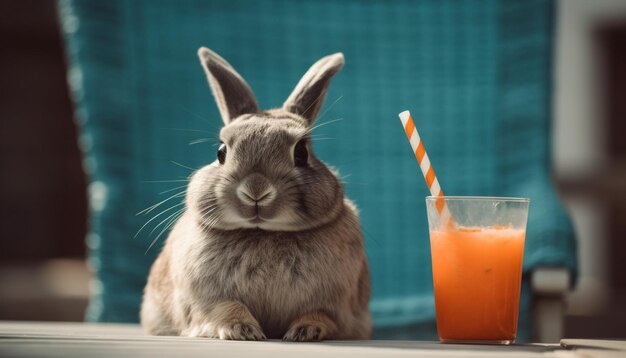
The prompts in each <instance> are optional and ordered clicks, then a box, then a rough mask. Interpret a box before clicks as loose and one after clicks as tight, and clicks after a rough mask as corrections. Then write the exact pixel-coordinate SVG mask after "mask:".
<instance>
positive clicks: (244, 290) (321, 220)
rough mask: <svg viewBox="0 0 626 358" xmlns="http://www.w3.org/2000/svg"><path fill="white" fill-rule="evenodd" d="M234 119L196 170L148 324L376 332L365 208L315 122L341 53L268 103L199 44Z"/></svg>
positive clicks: (158, 265) (152, 281)
mask: <svg viewBox="0 0 626 358" xmlns="http://www.w3.org/2000/svg"><path fill="white" fill-rule="evenodd" d="M198 55H199V57H200V61H201V63H202V65H203V67H204V70H205V72H206V75H207V77H208V81H209V85H210V88H211V90H212V92H213V95H214V97H215V99H216V102H217V105H218V108H219V112H220V115H221V117H222V120H223V122H224V127H223V128H222V129H221V130H220V140H221V145H220V147H219V149H218V151H217V155H216V159H215V161H214V162H213V163H211V164H209V165H206V166H204V167H202V168H200V169H199V170H197V171H196V172H195V173H193V175H192V177H191V179H190V181H189V185H188V187H187V191H186V193H185V212H184V214H183V215H182V216H181V217H180V219H179V220H178V221H177V222H176V224H175V225H174V227H173V229H172V231H171V232H170V234H169V236H168V238H167V240H166V242H165V244H164V246H163V249H162V251H161V253H160V254H159V256H158V258H157V259H156V261H155V262H154V264H153V266H152V268H151V271H150V274H149V277H148V281H147V284H146V287H145V290H144V296H143V302H142V306H141V313H140V316H141V317H140V318H141V324H142V326H143V328H144V329H145V330H146V331H147V332H148V333H150V334H154V335H181V336H188V337H209V338H219V339H231V340H265V339H268V338H269V339H281V338H282V339H283V340H286V341H320V340H329V339H341V340H347V339H367V338H369V337H370V335H371V330H372V321H371V316H370V314H369V311H368V302H369V298H370V277H369V268H368V263H367V258H366V254H365V250H364V244H363V238H362V234H361V228H360V223H359V217H358V212H357V208H356V206H355V205H354V203H353V202H351V201H350V200H349V199H347V198H346V197H345V196H344V191H343V187H342V184H341V183H340V181H339V179H338V176H337V173H336V172H334V170H333V169H331V168H329V167H328V166H327V165H325V164H324V163H323V162H321V161H320V160H318V159H317V158H316V157H315V156H314V154H313V151H312V147H311V138H310V132H311V130H312V124H313V122H314V120H315V118H316V116H317V114H318V112H319V111H320V108H321V106H322V102H323V99H324V97H325V94H326V91H327V89H328V85H329V83H330V80H331V78H332V77H333V75H334V74H335V73H337V72H338V71H339V70H340V69H341V68H342V67H343V63H344V57H343V54H341V53H336V54H333V55H329V56H326V57H323V58H322V59H320V60H319V61H317V62H316V63H315V64H314V65H313V66H312V67H311V68H310V69H309V70H308V72H306V73H305V74H304V76H303V77H302V79H301V80H300V81H299V82H298V84H297V86H296V87H295V89H294V90H293V92H292V93H291V95H290V96H289V97H288V98H287V100H286V101H285V103H284V104H283V106H282V108H277V109H271V110H267V111H260V110H259V108H258V105H257V101H256V99H255V96H254V94H253V92H252V90H251V89H250V87H249V86H248V84H247V83H246V82H245V81H244V79H243V78H242V77H241V76H240V75H239V74H238V73H237V72H236V71H235V69H234V68H233V67H232V66H231V65H230V64H229V63H228V62H226V61H225V60H224V59H223V58H222V57H220V56H219V55H217V54H216V53H214V52H213V51H211V50H209V49H207V48H200V49H199V51H198Z"/></svg>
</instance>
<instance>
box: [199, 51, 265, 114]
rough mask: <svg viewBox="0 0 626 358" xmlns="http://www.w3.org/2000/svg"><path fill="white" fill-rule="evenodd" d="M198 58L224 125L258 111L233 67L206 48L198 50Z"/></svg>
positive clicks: (248, 88) (253, 98)
mask: <svg viewBox="0 0 626 358" xmlns="http://www.w3.org/2000/svg"><path fill="white" fill-rule="evenodd" d="M198 56H199V57H200V62H201V63H202V67H204V71H205V72H206V74H207V77H208V78H209V85H210V86H211V91H212V92H213V96H214V97H215V101H216V102H217V107H218V108H219V110H220V114H221V115H222V120H223V121H224V124H228V123H230V121H232V120H233V119H234V118H237V117H239V116H240V115H242V114H247V113H257V112H258V111H259V105H258V104H257V101H256V98H255V97H254V93H253V92H252V89H250V86H248V84H247V83H246V81H245V80H244V79H243V77H241V75H240V74H239V73H237V71H235V69H234V68H233V66H231V65H230V64H229V63H228V62H226V60H224V59H223V58H222V57H221V56H220V55H218V54H216V53H215V52H213V51H211V50H209V49H208V48H206V47H201V48H200V49H199V50H198Z"/></svg>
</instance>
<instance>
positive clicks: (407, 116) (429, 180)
mask: <svg viewBox="0 0 626 358" xmlns="http://www.w3.org/2000/svg"><path fill="white" fill-rule="evenodd" d="M399 116H400V121H401V122H402V126H403V127H404V132H405V133H406V136H407V138H408V139H409V142H410V143H411V148H413V153H414V154H415V158H417V162H418V163H419V166H420V169H422V174H424V179H426V185H428V190H430V195H432V196H434V197H439V198H440V199H439V200H437V201H436V202H435V205H436V206H437V211H438V212H439V215H441V218H442V222H444V223H445V222H448V220H450V219H451V218H452V216H451V215H450V211H449V210H448V207H447V206H446V202H445V200H443V190H441V185H439V181H438V180H437V176H436V175H435V170H434V169H433V165H432V164H431V163H430V159H428V154H426V148H424V143H423V142H422V139H421V138H420V135H419V134H418V133H417V129H416V128H415V123H413V117H411V112H409V111H404V112H402V113H400V114H399Z"/></svg>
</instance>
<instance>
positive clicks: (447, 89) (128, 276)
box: [60, 0, 576, 338]
mask: <svg viewBox="0 0 626 358" xmlns="http://www.w3.org/2000/svg"><path fill="white" fill-rule="evenodd" d="M553 7H554V4H553V2H552V1H543V0H513V1H497V0H484V1H480V2H476V1H457V0H444V1H440V0H425V1H419V2H416V1H393V2H389V1H382V0H381V1H357V0H343V1H325V0H301V1H286V0H285V1H280V0H267V1H244V0H229V1H212V2H209V1H174V0H172V1H152V0H136V1H123V0H108V1H82V0H73V1H72V0H62V1H61V3H60V15H61V19H62V23H63V28H64V31H65V37H66V40H67V52H68V59H69V63H70V69H69V81H70V84H71V87H72V90H73V96H74V100H75V101H76V104H77V110H76V120H77V121H78V123H79V124H80V128H81V136H80V143H81V145H82V147H83V149H84V153H85V169H86V170H87V172H88V174H89V176H90V179H91V185H90V187H89V191H90V198H91V203H92V206H91V208H92V209H91V231H90V234H89V237H88V241H87V242H88V245H89V250H90V262H91V264H92V265H93V267H94V268H95V270H96V273H97V276H96V277H97V278H96V281H95V282H96V284H95V285H94V291H93V292H94V295H93V298H92V301H91V304H90V307H89V313H88V319H89V320H93V321H120V322H134V321H137V319H138V308H139V304H140V300H141V292H142V288H143V286H144V283H145V280H146V276H147V273H148V269H149V266H150V264H151V263H152V261H153V260H154V258H155V257H156V255H157V253H158V252H159V248H160V245H161V244H162V242H163V238H164V237H165V236H166V232H165V233H163V235H161V237H160V239H159V240H158V242H157V244H156V245H155V247H153V248H152V249H150V250H148V252H147V253H145V252H146V250H147V249H148V247H149V245H150V243H151V242H152V240H154V239H155V238H156V237H157V235H158V234H159V233H160V231H161V228H162V227H163V226H164V225H161V226H158V227H157V225H156V224H158V223H160V222H162V220H164V219H167V217H168V216H169V214H170V213H173V210H172V211H168V212H165V213H164V214H162V215H161V216H159V217H157V218H156V219H154V220H153V221H152V222H150V224H149V225H147V226H146V228H144V230H142V231H141V232H140V233H139V235H138V237H137V238H136V239H134V238H133V235H134V234H135V232H137V231H138V229H139V228H140V227H141V226H142V225H143V224H144V223H146V222H147V221H148V220H149V219H150V218H152V215H153V214H156V213H159V212H160V211H161V210H162V209H167V208H169V207H171V206H172V205H174V204H177V203H179V202H180V200H177V199H172V200H169V201H167V202H166V203H165V204H164V205H163V206H162V207H161V208H159V209H158V210H155V211H154V212H152V213H150V215H147V216H142V215H139V216H137V215H135V214H136V213H137V212H139V211H140V210H141V209H143V208H146V207H148V206H149V205H151V204H153V203H155V202H158V201H160V200H162V199H165V198H167V197H168V196H170V195H172V194H175V193H177V192H178V190H181V189H182V188H177V187H180V186H182V185H184V184H185V182H184V180H185V178H186V177H187V176H188V175H189V174H190V172H191V170H190V169H189V168H197V167H200V166H202V165H204V164H207V163H208V162H210V161H212V160H213V159H214V157H215V151H216V147H215V146H214V145H215V143H217V135H216V133H217V132H218V131H219V127H220V125H221V121H220V117H219V114H218V111H217V108H216V106H215V104H214V101H213V98H212V97H211V94H210V91H209V89H208V86H207V83H206V78H205V75H204V73H203V71H202V69H201V67H200V65H199V62H198V59H197V56H196V51H197V49H198V48H199V47H200V46H207V47H210V48H211V49H213V50H215V51H216V52H218V53H219V54H221V55H222V56H223V57H224V58H226V59H227V60H228V61H229V62H231V63H232V64H233V66H234V67H235V68H237V70H238V71H239V72H240V73H241V74H242V75H243V76H244V77H245V78H246V79H247V80H248V82H249V83H250V85H251V87H252V88H253V89H254V91H255V93H256V94H257V97H258V100H259V103H260V104H261V106H262V107H264V108H270V107H274V106H279V105H281V104H282V102H283V101H284V99H285V98H286V97H287V96H288V95H289V93H290V91H291V90H292V89H293V87H294V86H295V84H296V82H297V81H298V80H299V78H300V76H301V75H302V74H303V73H304V71H305V70H306V69H308V67H309V66H310V65H311V64H312V63H313V62H314V61H315V60H317V59H318V58H320V57H322V56H324V55H326V54H329V53H333V52H337V51H342V52H343V53H344V54H345V58H346V65H345V67H344V69H343V70H342V71H341V72H340V73H339V74H338V75H337V76H336V77H335V78H334V80H333V82H332V84H331V88H330V91H329V94H328V97H327V101H326V105H325V107H324V109H322V113H321V118H319V119H318V123H325V122H327V123H328V124H327V125H323V126H320V127H319V128H318V129H316V130H315V133H316V134H317V135H319V137H320V138H318V141H317V142H316V143H315V145H314V148H315V151H316V153H317V155H318V157H320V158H321V159H322V160H324V161H326V162H327V163H328V164H330V165H332V166H334V167H336V168H338V169H339V170H340V172H341V175H342V177H343V178H344V181H345V182H346V188H347V193H348V195H349V196H350V197H351V198H353V199H354V200H355V201H356V203H357V204H358V206H359V207H360V210H361V220H362V224H363V228H364V232H365V239H366V245H367V251H368V257H369V261H370V265H371V270H372V284H373V297H372V301H371V306H370V307H371V311H372V314H373V317H374V322H375V325H376V329H377V332H379V335H378V336H379V337H383V336H384V337H394V336H395V337H398V336H397V332H399V331H398V330H397V329H396V328H398V327H400V328H401V332H404V334H405V335H406V334H407V332H412V331H410V330H409V329H408V328H407V327H432V322H433V321H434V303H433V297H432V278H431V268H430V249H429V242H428V232H427V223H426V213H425V204H424V197H425V196H427V195H428V192H427V188H426V185H425V183H424V179H423V177H422V175H421V173H420V171H419V168H418V166H417V163H416V160H415V158H414V156H413V154H412V153H411V149H410V146H409V143H408V142H407V140H406V138H405V135H404V132H403V130H402V127H401V125H400V121H399V119H398V117H397V114H398V113H399V112H400V111H402V110H405V109H410V110H411V112H412V114H413V117H414V118H415V121H416V125H417V127H418V129H419V131H420V134H421V136H422V138H423V140H424V142H425V144H426V148H427V150H428V153H429V156H430V158H431V161H432V163H434V166H435V169H436V171H437V174H438V177H439V181H440V183H441V185H442V187H443V188H444V190H445V192H446V194H448V195H490V196H494V195H497V196H523V197H530V198H531V200H532V202H531V208H530V218H529V222H528V232H527V241H526V251H525V259H524V271H525V272H526V273H528V272H530V271H531V270H532V269H533V268H534V267H537V266H564V267H567V268H569V269H570V270H571V271H572V272H574V273H575V272H576V255H575V240H574V235H573V231H572V226H571V223H570V221H569V219H568V216H567V215H566V213H565V212H564V210H563V208H562V206H561V204H560V203H559V200H558V197H557V195H556V192H555V190H554V188H553V186H552V184H551V180H550V141H549V139H550V113H551V97H552V94H551V77H552V72H551V65H552V58H551V53H552V46H553V21H554V9H553ZM339 118H342V120H337V119H339ZM190 144H192V145H190ZM170 180H172V181H171V182H162V181H170ZM174 188H177V189H174ZM170 189H173V190H172V191H170V192H166V193H163V194H160V193H161V192H163V191H166V190H170ZM166 223H167V220H166V221H165V222H164V223H163V224H166ZM153 229H154V231H152V230H153ZM151 231H152V232H151ZM525 282H526V283H525V285H526V284H527V280H525ZM524 287H525V288H524V290H525V294H524V298H523V303H522V314H521V325H522V328H524V327H525V328H524V329H526V331H527V328H528V327H530V323H529V321H528V311H529V305H530V295H529V294H528V292H529V290H528V286H527V285H526V286H524ZM402 327H405V328H402ZM420 332H421V333H420ZM412 334H413V333H412ZM420 334H422V335H425V336H428V335H430V336H432V335H433V334H434V333H433V332H432V330H430V333H426V332H424V329H417V330H416V332H415V333H414V335H412V336H411V337H415V338H417V336H418V335H420Z"/></svg>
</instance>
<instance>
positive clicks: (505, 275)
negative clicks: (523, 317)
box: [430, 226, 526, 343]
mask: <svg viewBox="0 0 626 358" xmlns="http://www.w3.org/2000/svg"><path fill="white" fill-rule="evenodd" d="M525 235H526V231H525V230H520V229H513V228H509V227H498V226H494V227H491V228H478V227H476V228H471V227H470V228H463V227H460V228H451V229H446V230H442V231H437V230H431V231H430V247H431V254H432V261H433V262H432V264H433V283H434V288H435V306H436V311H437V331H438V333H439V338H440V339H441V340H442V341H444V342H446V341H494V342H498V343H512V342H513V341H514V340H515V335H516V333H517V314H518V309H519V298H520V285H521V277H522V258H523V255H524V238H525Z"/></svg>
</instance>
